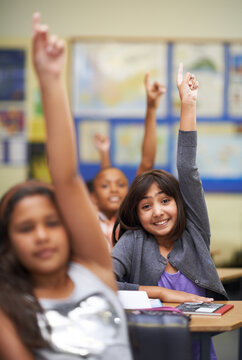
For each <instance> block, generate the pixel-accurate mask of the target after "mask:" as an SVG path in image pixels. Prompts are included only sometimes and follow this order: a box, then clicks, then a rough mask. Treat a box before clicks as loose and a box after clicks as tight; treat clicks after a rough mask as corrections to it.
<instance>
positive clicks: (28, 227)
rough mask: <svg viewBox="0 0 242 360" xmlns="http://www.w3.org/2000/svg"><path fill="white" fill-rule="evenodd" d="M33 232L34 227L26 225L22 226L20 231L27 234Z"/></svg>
mask: <svg viewBox="0 0 242 360" xmlns="http://www.w3.org/2000/svg"><path fill="white" fill-rule="evenodd" d="M32 230H33V226H32V225H25V226H22V227H21V228H19V231H20V232H21V233H27V232H30V231H32Z"/></svg>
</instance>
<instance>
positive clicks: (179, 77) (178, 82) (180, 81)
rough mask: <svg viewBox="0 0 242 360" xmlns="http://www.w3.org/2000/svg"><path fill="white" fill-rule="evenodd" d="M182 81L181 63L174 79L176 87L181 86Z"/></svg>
mask: <svg viewBox="0 0 242 360" xmlns="http://www.w3.org/2000/svg"><path fill="white" fill-rule="evenodd" d="M182 79H183V63H180V64H179V67H178V72H177V77H176V84H177V86H178V87H179V86H180V85H181V83H182Z"/></svg>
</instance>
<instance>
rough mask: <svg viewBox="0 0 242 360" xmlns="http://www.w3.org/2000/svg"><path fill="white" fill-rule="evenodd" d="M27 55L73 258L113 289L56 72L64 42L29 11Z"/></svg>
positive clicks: (107, 257)
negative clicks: (29, 46) (37, 90)
mask: <svg viewBox="0 0 242 360" xmlns="http://www.w3.org/2000/svg"><path fill="white" fill-rule="evenodd" d="M32 25H33V26H32V56H33V64H34V68H35V71H36V74H37V77H38V80H39V85H40V90H41V96H42V104H43V110H44V118H45V123H46V130H47V152H48V162H49V169H50V173H51V177H52V181H53V184H54V187H55V191H56V197H57V201H58V205H59V207H60V210H61V213H62V215H63V218H64V221H65V223H66V225H67V228H68V230H69V233H70V239H71V246H72V251H73V255H74V257H75V259H76V260H77V261H80V262H81V263H82V264H83V265H85V266H86V267H88V268H89V269H90V270H91V271H93V272H94V273H95V274H96V275H97V276H98V277H99V278H100V279H101V280H102V281H104V282H105V283H106V284H107V285H109V286H110V287H111V288H113V289H115V288H116V285H115V281H114V276H113V273H112V264H111V258H110V255H109V251H108V248H107V244H106V241H105V239H104V236H103V233H102V230H101V228H100V226H99V223H98V220H97V217H96V213H95V211H94V208H93V204H92V203H91V200H90V198H89V194H88V192H87V188H86V185H85V183H84V181H83V179H82V177H80V176H79V174H78V173H77V154H76V140H75V131H74V125H73V118H72V114H71V110H70V106H69V100H68V96H67V91H66V88H65V86H64V83H63V81H62V79H61V73H62V69H63V66H64V62H65V46H64V42H63V41H62V40H60V39H59V38H58V37H57V36H56V35H52V36H50V35H49V31H48V27H47V26H46V25H41V24H40V15H39V14H38V13H36V14H34V15H33V21H32Z"/></svg>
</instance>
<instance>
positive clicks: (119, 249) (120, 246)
mask: <svg viewBox="0 0 242 360" xmlns="http://www.w3.org/2000/svg"><path fill="white" fill-rule="evenodd" d="M134 242H135V238H134V234H133V233H132V232H130V231H127V232H125V233H124V234H123V235H122V236H121V238H120V239H119V240H118V242H117V243H116V245H115V246H114V247H113V250H112V259H113V268H114V273H115V276H116V280H117V284H118V288H119V290H138V289H139V285H138V284H133V283H132V281H131V278H132V262H133V261H135V260H134V259H133V249H134Z"/></svg>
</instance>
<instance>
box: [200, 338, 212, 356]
mask: <svg viewBox="0 0 242 360" xmlns="http://www.w3.org/2000/svg"><path fill="white" fill-rule="evenodd" d="M200 346H201V347H200V360H210V349H211V335H210V334H208V333H200Z"/></svg>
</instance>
